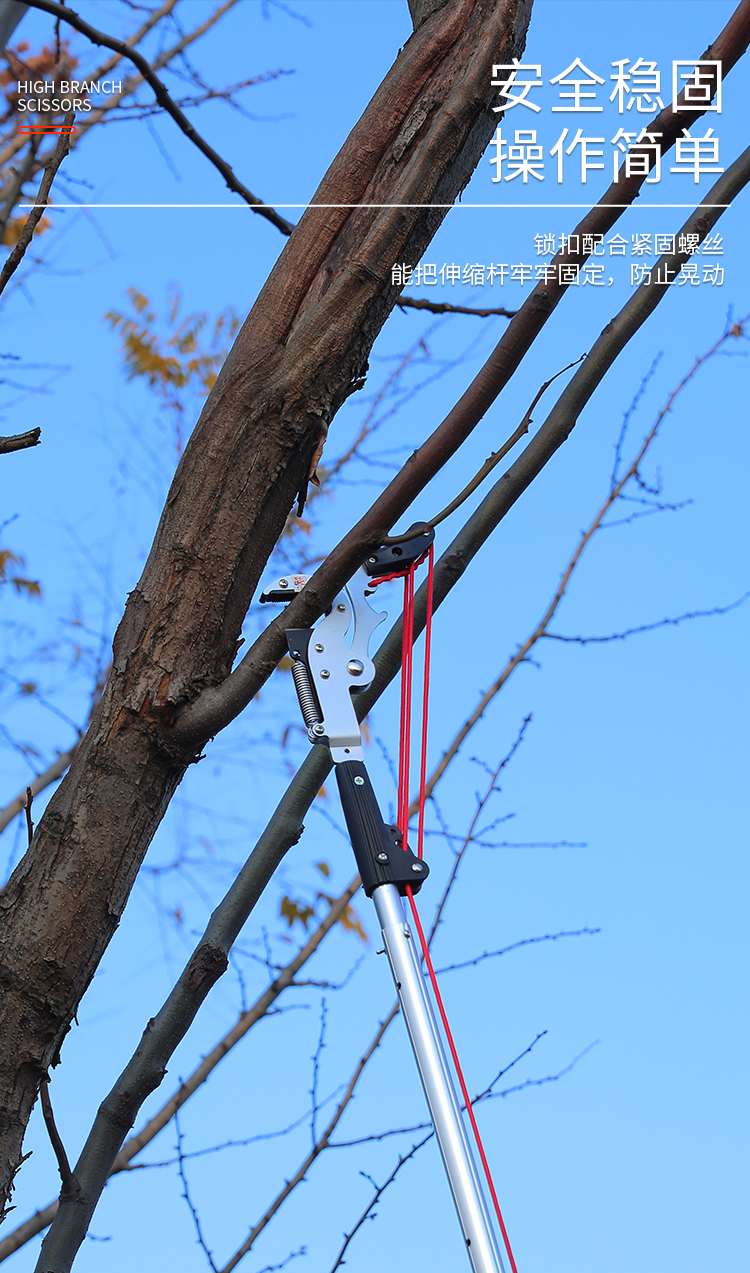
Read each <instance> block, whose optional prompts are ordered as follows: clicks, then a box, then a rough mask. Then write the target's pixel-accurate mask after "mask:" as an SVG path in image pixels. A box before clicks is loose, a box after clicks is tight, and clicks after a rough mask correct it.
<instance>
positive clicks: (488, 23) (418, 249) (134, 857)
mask: <svg viewBox="0 0 750 1273" xmlns="http://www.w3.org/2000/svg"><path fill="white" fill-rule="evenodd" d="M531 3H532V0H454V2H453V3H452V4H450V5H446V6H444V7H441V8H439V9H437V10H436V11H435V12H433V13H432V14H431V16H429V17H428V18H427V19H426V20H425V21H424V23H423V24H422V26H421V27H420V28H419V30H418V31H417V32H416V33H415V34H414V35H413V36H412V38H411V39H410V40H409V42H408V43H407V45H406V46H405V48H404V50H403V51H402V52H401V53H400V55H399V56H398V58H397V60H396V62H395V64H394V66H393V68H392V69H391V71H390V72H389V74H388V75H387V77H386V79H385V80H384V82H383V84H382V85H381V87H380V88H379V89H378V91H377V93H376V94H375V96H374V98H373V100H372V102H371V103H370V105H369V107H368V108H367V110H366V111H365V113H364V115H363V116H362V118H361V120H360V121H359V123H358V124H357V125H356V126H355V128H354V129H353V130H352V133H351V134H350V136H349V138H348V139H347V141H346V143H345V144H344V146H343V148H342V150H341V151H340V153H339V155H338V156H337V158H336V159H335V160H334V162H333V164H332V165H331V168H330V169H329V171H328V173H327V174H326V176H325V177H324V179H323V181H322V183H321V185H320V187H319V189H318V191H317V193H316V195H315V198H314V201H313V206H311V207H310V208H309V209H308V211H307V212H306V213H305V214H304V216H303V218H302V220H301V221H300V224H299V226H298V227H297V229H296V230H295V232H294V234H293V235H292V237H291V239H290V240H289V242H288V243H287V245H286V247H285V248H284V251H283V252H282V254H281V257H280V259H279V261H278V262H277V264H276V266H275V267H274V269H273V271H272V273H271V275H270V277H269V279H268V282H267V283H266V285H265V287H264V288H263V291H262V292H261V294H260V296H259V298H258V300H257V302H256V303H255V305H254V306H253V309H252V310H251V312H250V315H249V317H248V319H247V321H246V322H245V324H244V326H243V328H242V330H241V331H240V333H239V335H238V337H237V340H236V342H235V345H234V347H233V349H232V351H231V353H230V354H229V357H228V358H227V361H226V363H225V365H224V367H223V369H222V371H221V373H220V375H219V377H218V379H217V381H216V384H215V386H214V389H213V390H212V392H211V394H210V396H209V398H208V400H207V402H206V405H205V407H204V409H203V412H202V413H201V416H200V419H199V421H198V423H197V425H196V428H195V432H194V434H193V437H192V438H191V440H190V443H189V444H188V447H187V448H186V451H185V454H184V456H183V458H182V460H181V461H180V464H179V466H178V469H177V472H176V474H175V478H174V481H173V483H172V487H171V490H170V493H169V496H168V498H167V502H166V505H165V508H164V512H163V514H162V517H161V520H160V523H159V527H158V529H157V532H156V537H155V540H154V544H153V547H152V550H151V553H150V555H149V558H148V561H147V563H146V566H145V569H144V572H143V575H142V577H141V579H140V582H139V583H138V585H137V587H136V588H135V589H134V591H133V592H132V593H131V594H130V597H129V599H128V603H127V606H126V609H125V614H124V616H123V619H122V621H121V623H120V625H119V628H118V630H117V633H116V635H115V640H114V660H113V665H112V670H111V673H110V676H109V679H108V682H107V686H106V688H105V691H104V694H103V696H102V700H101V703H100V705H99V708H98V710H97V713H96V715H95V718H94V720H93V722H92V724H91V726H90V728H89V730H88V732H87V734H86V736H85V738H84V739H83V741H82V743H81V746H80V748H79V750H78V752H77V755H76V757H75V760H74V762H73V765H72V767H71V770H70V772H69V774H68V776H67V777H66V779H65V780H64V782H63V784H62V785H61V787H60V789H59V791H58V792H57V793H56V795H55V796H54V797H53V799H52V801H51V802H50V805H49V807H48V809H47V811H46V813H45V815H44V817H43V818H42V820H41V822H40V824H39V827H38V828H37V831H36V834H35V836H34V840H33V842H32V845H31V847H30V848H29V850H28V852H27V853H26V855H25V857H24V858H23V860H22V862H21V863H20V864H19V866H18V868H17V869H16V871H15V872H14V874H13V876H12V877H11V879H10V881H9V883H8V885H7V887H6V889H5V890H4V892H3V894H2V896H0V987H2V992H3V1004H2V1016H1V1017H0V1021H1V1022H2V1024H1V1025H0V1037H1V1038H2V1041H3V1043H2V1054H1V1055H0V1136H1V1137H2V1139H1V1142H0V1203H2V1204H3V1205H4V1204H5V1203H6V1202H7V1199H8V1197H9V1194H10V1189H11V1187H12V1180H13V1176H14V1173H15V1171H16V1169H17V1167H18V1164H19V1162H20V1158H21V1146H22V1140H23V1134H24V1130H25V1126H26V1123H27V1121H28V1118H29V1115H30V1113H31V1110H32V1107H33V1105H34V1102H35V1100H36V1095H37V1091H38V1087H39V1082H40V1080H41V1079H42V1078H43V1077H44V1075H45V1073H46V1071H47V1068H48V1066H50V1065H54V1064H56V1063H57V1060H58V1058H59V1050H60V1046H61V1044H62V1040H63V1038H64V1036H65V1033H66V1032H67V1030H68V1028H69V1025H70V1022H71V1020H72V1018H73V1016H74V1013H75V1011H76V1008H77V1006H78V1003H79V1002H80V999H81V996H82V995H83V993H84V991H85V989H86V987H87V986H88V984H89V982H90V980H91V978H92V976H93V974H94V971H95V969H96V967H97V964H98V962H99V960H100V958H101V956H102V954H103V952H104V950H105V949H106V946H107V944H108V942H109V940H110V938H111V936H112V934H113V932H114V930H115V928H116V926H117V924H118V922H119V919H120V916H121V914H122V911H123V908H124V906H125V903H126V901H127V898H128V895H129V892H130V889H131V887H132V884H133V881H134V879H135V876H136V874H137V871H138V868H139V866H140V864H141V862H142V860H143V857H144V855H145V853H146V850H147V848H148V846H149V843H150V841H151V838H152V836H153V834H154V832H155V830H156V828H157V826H158V824H159V822H160V820H161V818H162V816H163V814H164V812H165V810H166V808H167V806H168V804H169V800H170V798H171V796H172V794H173V793H174V790H175V788H176V786H177V784H178V783H179V781H180V779H181V778H182V776H183V774H184V772H185V769H186V767H187V765H188V764H189V763H190V761H191V760H192V759H194V751H191V752H188V751H186V750H185V749H184V748H180V747H179V746H178V745H177V744H175V743H170V741H169V726H170V723H171V721H173V720H174V718H175V715H176V713H177V712H178V710H179V709H180V708H181V707H182V706H184V705H186V704H188V703H190V702H191V701H192V699H193V698H194V697H195V696H196V695H197V694H198V693H200V691H201V690H203V689H205V688H206V687H209V686H214V685H218V684H220V683H221V682H222V681H223V680H224V679H225V678H226V676H227V675H228V674H229V671H230V669H231V665H232V661H233V659H234V656H235V653H236V648H237V639H238V636H239V633H240V628H241V625H242V622H243V619H244V616H245V613H246V610H247V606H248V604H249V602H250V599H251V597H252V595H253V591H254V589H255V587H256V584H257V582H258V578H259V576H260V574H261V572H262V570H263V568H264V566H265V563H266V561H267V559H268V556H269V554H270V552H271V550H272V549H273V546H274V544H275V542H276V540H277V538H278V536H279V534H280V533H281V530H282V528H283V525H284V522H285V519H286V517H287V515H288V512H289V509H290V507H291V506H292V504H293V502H294V500H295V498H296V497H297V494H298V492H300V491H302V492H304V490H305V489H306V484H307V479H308V476H309V472H310V464H311V461H312V457H313V455H314V453H315V450H316V447H317V446H318V444H319V442H320V440H321V438H322V437H324V436H325V433H326V430H327V428H328V424H329V422H330V421H331V419H332V418H333V416H334V414H335V412H336V411H337V409H338V408H339V407H340V406H341V404H342V403H343V402H344V400H345V399H346V397H347V396H348V395H349V394H350V393H352V392H353V391H354V390H355V389H357V388H359V387H360V386H361V384H362V383H363V382H364V377H365V374H366V371H367V358H368V355H369V351H370V349H371V347H372V343H373V341H374V339H375V337H376V336H377V334H378V332H379V330H380V328H381V326H382V324H383V322H384V321H385V319H386V318H387V316H388V314H389V313H390V311H391V309H392V308H393V305H394V304H395V301H396V299H397V295H398V291H397V289H396V288H394V287H393V286H392V284H391V266H392V264H393V263H394V262H396V261H407V262H409V263H414V262H416V261H417V260H419V258H420V256H421V255H422V253H423V252H424V250H425V248H426V246H427V245H428V243H429V242H430V240H431V238H432V236H433V235H434V233H435V231H436V230H437V228H438V226H439V225H440V223H441V221H442V219H443V217H444V216H445V212H446V210H447V209H446V208H444V207H426V206H425V205H430V204H443V205H450V204H451V203H452V202H453V200H454V199H455V198H456V196H457V195H458V194H459V193H460V191H461V190H462V189H463V187H464V186H465V185H466V183H467V181H468V180H469V177H470V176H471V173H472V171H473V169H474V167H475V165H476V163H477V161H478V159H479V157H480V155H481V154H482V151H483V150H484V148H485V146H486V144H487V142H488V140H489V137H490V135H491V133H492V131H493V129H494V127H495V122H496V121H495V117H494V115H493V114H492V112H491V110H490V109H489V105H490V94H491V88H490V80H491V78H492V74H491V67H492V63H493V61H494V62H496V61H498V60H502V61H506V62H507V61H510V59H511V58H512V57H514V56H517V57H519V56H520V55H521V53H522V51H523V46H524V41H525V34H526V28H527V25H528V20H529V16H530V12H531ZM378 205H380V206H378ZM382 205H391V206H382ZM392 205H397V206H392ZM415 205H416V206H415ZM204 741H205V740H204ZM196 975H198V973H197V971H196ZM205 975H206V976H210V975H211V970H205Z"/></svg>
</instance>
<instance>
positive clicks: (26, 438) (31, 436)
mask: <svg viewBox="0 0 750 1273" xmlns="http://www.w3.org/2000/svg"><path fill="white" fill-rule="evenodd" d="M27 224H28V223H27ZM32 233H33V227H32ZM29 239H31V235H29ZM41 436H42V430H41V429H29V431H28V432H27V433H14V434H13V436H12V437H10V438H0V455H10V453H11V451H25V450H27V448H28V447H30V446H38V445H39V440H40V438H41Z"/></svg>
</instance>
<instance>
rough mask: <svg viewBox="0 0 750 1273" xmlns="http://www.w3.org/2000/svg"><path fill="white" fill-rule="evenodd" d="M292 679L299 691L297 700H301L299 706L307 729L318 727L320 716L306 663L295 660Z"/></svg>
mask: <svg viewBox="0 0 750 1273" xmlns="http://www.w3.org/2000/svg"><path fill="white" fill-rule="evenodd" d="M292 677H293V678H294V685H295V688H296V690H297V698H298V699H299V705H300V708H301V711H302V719H303V720H304V722H305V724H306V725H307V728H308V729H310V728H311V726H312V725H317V724H318V723H319V721H320V715H319V713H318V707H317V704H316V702H315V695H314V694H313V688H312V685H311V684H310V677H309V676H308V674H307V668H306V667H305V665H304V663H300V662H299V661H298V660H297V659H295V660H294V661H293V663H292Z"/></svg>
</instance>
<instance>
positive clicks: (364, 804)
mask: <svg viewBox="0 0 750 1273" xmlns="http://www.w3.org/2000/svg"><path fill="white" fill-rule="evenodd" d="M336 780H337V782H338V785H339V795H340V796H341V804H342V806H343V809H344V817H345V818H346V825H347V828H348V830H349V837H350V839H351V842H352V848H353V849H354V856H355V858H356V859H357V866H358V867H359V874H360V876H361V879H362V887H363V888H364V890H365V893H366V894H367V896H368V897H372V895H373V893H374V892H375V889H376V888H377V887H378V886H379V885H380V884H395V885H396V887H397V889H398V891H399V893H400V894H401V896H402V897H404V896H405V894H406V886H407V884H409V885H410V886H411V890H412V892H413V893H418V892H419V890H420V888H421V887H422V885H423V883H424V881H425V880H426V879H427V876H428V875H429V873H430V868H429V867H428V865H427V863H426V862H424V861H422V860H420V859H419V858H417V857H415V855H414V854H413V853H412V851H411V849H404V846H403V842H402V838H401V832H400V831H399V830H398V829H397V828H396V827H389V826H386V824H385V822H384V821H383V817H382V814H381V812H380V809H379V808H378V802H377V800H376V799H375V792H374V791H373V789H372V784H371V782H370V779H369V776H368V773H367V770H366V769H365V767H364V765H363V763H362V761H361V760H345V761H343V762H342V764H340V765H336Z"/></svg>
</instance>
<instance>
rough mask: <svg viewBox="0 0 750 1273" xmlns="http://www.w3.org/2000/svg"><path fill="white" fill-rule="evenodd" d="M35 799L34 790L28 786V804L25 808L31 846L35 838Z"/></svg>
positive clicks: (27, 832) (27, 831)
mask: <svg viewBox="0 0 750 1273" xmlns="http://www.w3.org/2000/svg"><path fill="white" fill-rule="evenodd" d="M33 799H34V792H33V791H32V790H31V787H27V788H26V804H25V806H24V808H25V810H26V834H27V837H28V842H29V846H31V841H32V840H33V839H34V823H33V822H32V821H31V802H32V800H33Z"/></svg>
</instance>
